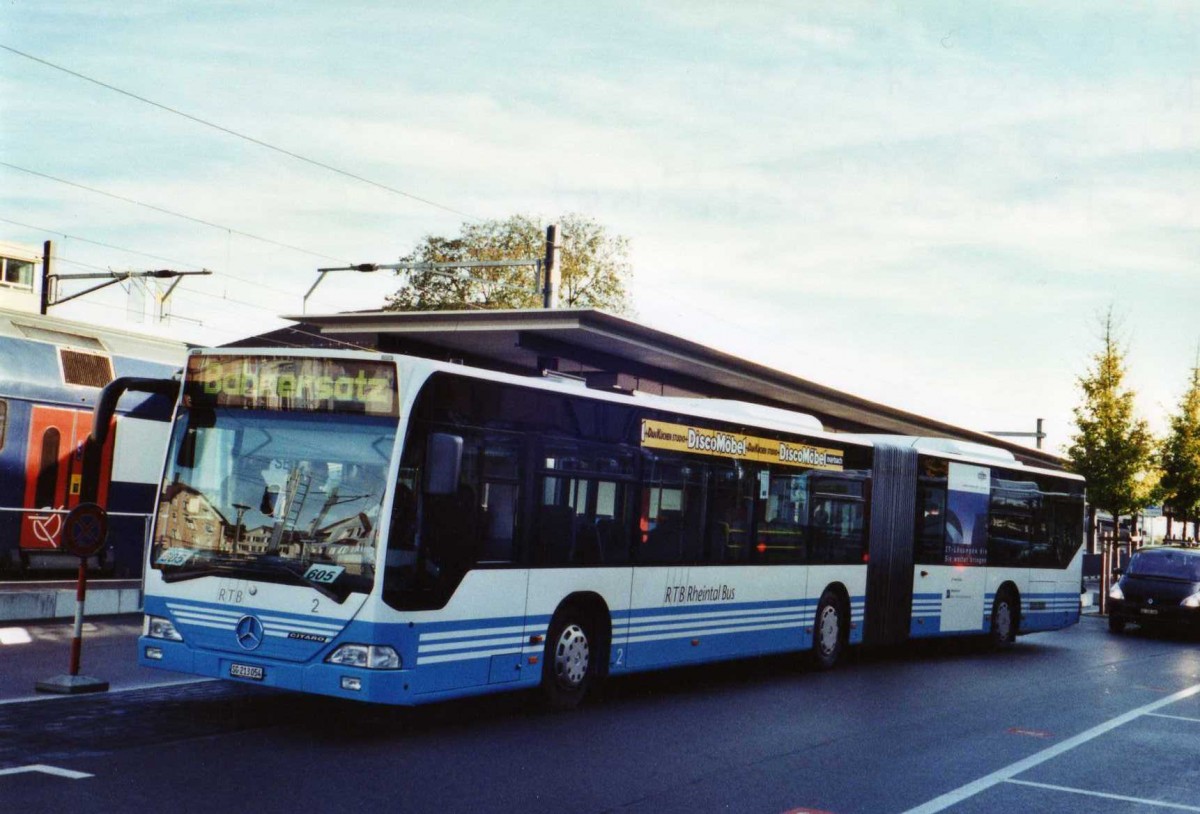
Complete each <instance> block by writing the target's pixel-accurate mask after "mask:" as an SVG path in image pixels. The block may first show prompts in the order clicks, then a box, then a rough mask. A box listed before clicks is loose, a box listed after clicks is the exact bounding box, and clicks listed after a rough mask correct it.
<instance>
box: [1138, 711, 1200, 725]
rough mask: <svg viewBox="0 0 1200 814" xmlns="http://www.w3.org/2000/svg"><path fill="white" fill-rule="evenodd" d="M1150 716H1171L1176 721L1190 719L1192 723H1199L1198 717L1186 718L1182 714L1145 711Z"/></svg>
mask: <svg viewBox="0 0 1200 814" xmlns="http://www.w3.org/2000/svg"><path fill="white" fill-rule="evenodd" d="M1146 714H1147V715H1149V716H1150V717H1151V718H1171V719H1173V720H1176V721H1191V722H1192V723H1194V724H1200V718H1188V717H1186V716H1183V715H1164V714H1162V713H1161V712H1147V713H1146Z"/></svg>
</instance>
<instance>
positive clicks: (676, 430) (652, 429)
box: [642, 419, 843, 472]
mask: <svg viewBox="0 0 1200 814" xmlns="http://www.w3.org/2000/svg"><path fill="white" fill-rule="evenodd" d="M642 446H643V447H648V448H650V449H665V450H671V451H673V452H693V453H698V454H700V455H717V456H721V457H725V458H736V459H738V460H742V461H758V462H760V463H773V464H784V465H787V466H800V467H804V468H806V469H824V470H830V471H835V472H840V471H842V457H843V456H842V450H840V449H828V448H825V447H818V446H814V445H812V444H805V443H801V442H793V441H779V440H777V439H773V438H758V437H755V436H753V435H742V434H740V433H729V432H723V431H721V430H710V429H705V428H703V427H691V426H688V425H686V424H671V423H669V422H666V421H654V420H652V419H645V420H643V421H642Z"/></svg>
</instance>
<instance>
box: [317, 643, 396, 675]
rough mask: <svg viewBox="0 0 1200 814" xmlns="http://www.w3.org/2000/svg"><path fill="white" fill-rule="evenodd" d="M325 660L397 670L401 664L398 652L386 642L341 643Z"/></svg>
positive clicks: (348, 665)
mask: <svg viewBox="0 0 1200 814" xmlns="http://www.w3.org/2000/svg"><path fill="white" fill-rule="evenodd" d="M325 661H327V662H329V663H330V664H340V665H342V666H343V667H362V668H364V669H367V670H399V669H400V667H401V666H402V664H401V661H400V654H399V653H397V652H396V650H395V648H392V647H388V646H387V645H386V644H343V645H342V646H341V647H339V648H338V649H337V650H334V651H333V652H332V653H330V654H329V657H328V658H327V659H325Z"/></svg>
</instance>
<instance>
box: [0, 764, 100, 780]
mask: <svg viewBox="0 0 1200 814" xmlns="http://www.w3.org/2000/svg"><path fill="white" fill-rule="evenodd" d="M22 772H41V773H42V774H52V775H54V776H55V777H65V778H67V779H68V780H82V779H83V778H85V777H92V775H90V774H88V773H87V772H75V771H72V770H70V769H60V768H58V767H57V766H46V765H45V764H42V763H35V764H33V765H32V766H18V767H16V768H15V769H0V775H6V774H21V773H22Z"/></svg>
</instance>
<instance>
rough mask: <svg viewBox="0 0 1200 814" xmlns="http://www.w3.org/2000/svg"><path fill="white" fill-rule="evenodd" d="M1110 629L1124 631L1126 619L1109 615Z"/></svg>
mask: <svg viewBox="0 0 1200 814" xmlns="http://www.w3.org/2000/svg"><path fill="white" fill-rule="evenodd" d="M1108 629H1109V630H1110V631H1112V632H1113V633H1124V632H1125V620H1124V619H1122V618H1121V617H1119V616H1113V615H1111V614H1110V615H1109V617H1108Z"/></svg>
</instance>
